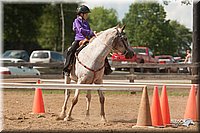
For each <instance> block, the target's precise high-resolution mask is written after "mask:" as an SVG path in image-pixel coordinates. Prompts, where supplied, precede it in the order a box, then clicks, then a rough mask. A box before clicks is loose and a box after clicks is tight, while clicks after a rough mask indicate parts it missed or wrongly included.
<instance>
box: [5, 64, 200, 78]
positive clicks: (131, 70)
mask: <svg viewBox="0 0 200 133" xmlns="http://www.w3.org/2000/svg"><path fill="white" fill-rule="evenodd" d="M4 66H27V67H33V66H34V67H36V68H37V69H39V71H40V72H41V75H35V76H30V75H27V76H21V75H5V76H4V77H3V78H22V77H24V78H45V79H52V78H56V79H61V78H63V75H62V68H63V63H50V64H49V63H24V62H23V63H5V64H4ZM111 66H112V67H113V68H116V69H117V68H126V69H128V71H114V72H113V73H112V74H111V75H105V76H104V79H112V80H130V82H133V81H134V80H155V79H160V80H169V79H170V80H197V78H198V75H197V74H196V75H194V74H192V73H160V72H159V71H158V70H159V68H166V69H168V70H170V69H172V68H175V69H178V68H190V70H192V69H193V68H199V63H196V64H176V63H174V64H153V63H144V64H136V63H132V62H112V63H111ZM135 69H140V70H141V72H136V71H135ZM145 69H147V70H149V69H154V70H155V72H154V73H149V72H148V73H143V70H145Z"/></svg>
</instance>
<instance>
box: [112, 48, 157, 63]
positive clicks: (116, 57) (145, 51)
mask: <svg viewBox="0 0 200 133" xmlns="http://www.w3.org/2000/svg"><path fill="white" fill-rule="evenodd" d="M133 50H134V53H135V54H134V56H133V57H132V58H131V59H126V58H125V56H124V55H122V54H121V53H113V55H112V57H111V59H112V61H127V62H136V63H157V60H156V59H155V58H154V55H153V52H152V51H151V50H150V49H149V48H148V47H133Z"/></svg>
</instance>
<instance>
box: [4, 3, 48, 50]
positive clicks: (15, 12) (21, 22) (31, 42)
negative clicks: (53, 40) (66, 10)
mask: <svg viewBox="0 0 200 133" xmlns="http://www.w3.org/2000/svg"><path fill="white" fill-rule="evenodd" d="M34 5H35V6H34ZM43 7H44V5H43V4H4V8H3V9H4V15H3V17H4V19H3V26H4V29H3V41H4V49H5V50H7V49H26V50H27V51H28V52H31V48H32V47H33V48H36V47H38V46H37V44H38V42H37V33H38V28H37V20H38V18H39V17H40V16H41V14H42V9H43Z"/></svg>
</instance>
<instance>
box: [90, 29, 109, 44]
mask: <svg viewBox="0 0 200 133" xmlns="http://www.w3.org/2000/svg"><path fill="white" fill-rule="evenodd" d="M110 29H113V28H110ZM108 30H109V29H107V30H104V31H100V32H98V33H97V34H96V37H98V36H100V35H101V34H102V33H104V32H105V31H108ZM96 37H95V36H94V37H92V38H91V39H90V41H89V43H91V42H92V41H93V40H94V39H95V38H96Z"/></svg>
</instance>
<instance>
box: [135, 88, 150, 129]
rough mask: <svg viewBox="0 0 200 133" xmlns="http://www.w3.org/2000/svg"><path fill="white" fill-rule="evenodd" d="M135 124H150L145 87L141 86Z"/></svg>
mask: <svg viewBox="0 0 200 133" xmlns="http://www.w3.org/2000/svg"><path fill="white" fill-rule="evenodd" d="M136 126H152V122H151V112H150V106H149V97H148V92H147V87H144V88H143V93H142V98H141V102H140V108H139V113H138V118H137V124H136Z"/></svg>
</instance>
